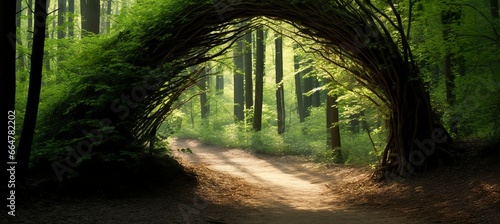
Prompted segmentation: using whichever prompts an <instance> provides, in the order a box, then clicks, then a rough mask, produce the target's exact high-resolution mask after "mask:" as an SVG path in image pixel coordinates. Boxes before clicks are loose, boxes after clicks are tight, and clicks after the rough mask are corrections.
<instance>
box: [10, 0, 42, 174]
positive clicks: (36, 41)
mask: <svg viewBox="0 0 500 224" xmlns="http://www.w3.org/2000/svg"><path fill="white" fill-rule="evenodd" d="M35 16H36V18H35V21H36V23H35V30H34V38H33V49H32V53H31V73H30V82H29V91H28V102H27V103H26V113H25V116H24V123H23V129H22V132H21V138H20V141H19V151H18V153H17V156H16V159H17V162H18V163H19V180H20V181H24V180H25V178H26V174H27V171H28V167H29V159H30V155H31V148H32V145H33V135H34V133H35V126H36V118H37V114H38V104H39V102H40V89H41V85H42V68H43V55H44V45H45V27H46V24H45V21H46V19H47V0H37V1H36V3H35Z"/></svg>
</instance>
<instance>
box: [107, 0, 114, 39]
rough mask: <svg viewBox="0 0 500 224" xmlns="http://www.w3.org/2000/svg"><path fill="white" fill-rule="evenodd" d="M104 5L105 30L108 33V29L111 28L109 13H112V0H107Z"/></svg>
mask: <svg viewBox="0 0 500 224" xmlns="http://www.w3.org/2000/svg"><path fill="white" fill-rule="evenodd" d="M106 3H107V6H106V15H107V16H106V32H107V33H109V30H110V29H111V14H112V12H113V11H112V4H111V3H112V0H108V1H107V2H106Z"/></svg>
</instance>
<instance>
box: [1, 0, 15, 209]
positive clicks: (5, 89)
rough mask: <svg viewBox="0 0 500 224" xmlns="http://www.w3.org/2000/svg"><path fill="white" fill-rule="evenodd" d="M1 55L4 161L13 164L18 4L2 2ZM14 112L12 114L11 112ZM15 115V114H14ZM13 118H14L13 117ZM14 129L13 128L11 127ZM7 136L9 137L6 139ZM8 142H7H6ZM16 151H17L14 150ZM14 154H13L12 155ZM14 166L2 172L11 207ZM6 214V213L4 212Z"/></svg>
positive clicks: (3, 196)
mask: <svg viewBox="0 0 500 224" xmlns="http://www.w3.org/2000/svg"><path fill="white" fill-rule="evenodd" d="M0 21H1V22H0V49H2V51H0V55H1V56H2V60H0V85H1V87H0V88H1V90H0V91H1V93H0V94H1V95H0V99H2V120H3V121H2V125H1V126H2V130H3V131H2V135H3V138H4V143H3V144H5V143H7V145H4V148H3V151H4V152H3V153H2V154H3V156H2V157H3V159H2V161H5V160H7V162H13V161H12V157H11V156H14V155H13V153H14V151H12V149H11V148H12V146H11V143H14V142H13V141H14V140H15V139H13V138H14V137H15V136H14V135H13V134H14V133H12V132H11V133H9V131H12V129H11V128H9V125H12V123H9V122H15V120H14V119H9V114H12V113H15V112H14V111H15V103H16V95H15V94H16V2H14V1H0ZM9 111H12V112H9ZM14 115H15V114H14ZM11 118H13V117H11ZM11 127H12V126H11ZM14 131H15V130H14ZM5 135H7V136H8V137H5ZM5 140H7V142H5ZM9 141H11V142H9ZM14 150H15V149H14ZM11 153H12V154H11ZM11 165H13V164H7V163H4V164H2V166H3V167H4V168H3V170H2V175H1V177H2V182H3V184H2V187H1V189H2V193H1V196H2V199H1V201H2V203H3V204H4V206H5V205H9V203H8V202H7V198H9V197H10V194H9V192H10V190H16V189H9V188H8V185H7V183H6V182H7V181H8V180H10V178H9V176H10V175H9V172H8V171H7V170H8V169H9V168H10V166H11ZM2 212H4V211H2Z"/></svg>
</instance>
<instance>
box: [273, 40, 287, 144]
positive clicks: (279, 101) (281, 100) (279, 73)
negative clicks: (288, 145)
mask: <svg viewBox="0 0 500 224" xmlns="http://www.w3.org/2000/svg"><path fill="white" fill-rule="evenodd" d="M275 46H276V86H277V89H276V112H277V114H278V134H280V135H281V134H283V133H285V90H284V88H283V37H282V36H281V34H277V35H276V39H275Z"/></svg>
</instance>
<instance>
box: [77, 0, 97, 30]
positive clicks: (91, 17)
mask: <svg viewBox="0 0 500 224" xmlns="http://www.w3.org/2000/svg"><path fill="white" fill-rule="evenodd" d="M80 12H81V14H82V29H83V30H85V31H87V32H91V33H95V34H99V22H100V21H99V19H100V16H101V4H100V0H81V1H80Z"/></svg>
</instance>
